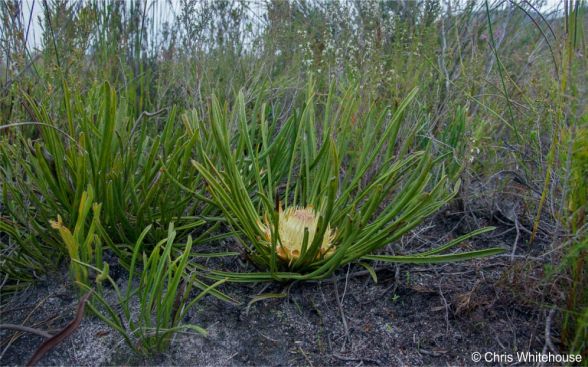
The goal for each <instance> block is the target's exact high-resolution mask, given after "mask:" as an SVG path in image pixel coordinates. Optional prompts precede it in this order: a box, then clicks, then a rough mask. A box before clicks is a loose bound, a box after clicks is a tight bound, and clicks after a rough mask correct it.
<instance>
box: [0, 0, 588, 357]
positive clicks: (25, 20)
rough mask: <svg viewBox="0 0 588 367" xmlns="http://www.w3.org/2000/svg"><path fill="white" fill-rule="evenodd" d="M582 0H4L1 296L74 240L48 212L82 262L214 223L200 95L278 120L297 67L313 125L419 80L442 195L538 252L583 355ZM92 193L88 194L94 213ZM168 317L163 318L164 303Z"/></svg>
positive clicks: (293, 91)
mask: <svg viewBox="0 0 588 367" xmlns="http://www.w3.org/2000/svg"><path fill="white" fill-rule="evenodd" d="M587 10H588V9H587V4H586V2H583V1H573V0H566V1H563V2H561V3H560V4H557V8H554V9H549V7H546V6H543V4H541V2H534V1H520V2H519V1H483V2H480V1H451V0H448V1H436V0H423V1H391V0H390V1H388V0H382V1H352V0H349V1H321V0H317V1H302V0H294V1H272V0H267V1H245V0H228V1H192V0H180V1H179V2H167V1H151V0H145V1H140V0H136V1H128V2H122V1H98V0H87V1H73V0H42V1H35V0H30V1H27V2H23V1H21V0H3V1H2V2H0V18H1V19H2V22H1V29H0V32H1V39H0V42H1V44H0V47H1V54H0V71H1V73H2V74H1V78H0V90H1V91H2V93H1V94H0V124H1V125H0V179H1V181H0V185H1V186H0V193H1V200H0V251H1V260H0V261H1V263H0V264H1V272H2V279H0V282H1V284H2V293H3V294H7V293H9V292H14V291H18V289H19V288H20V287H22V286H25V285H26V284H28V283H29V282H31V281H34V280H36V279H39V277H41V276H42V274H43V273H44V272H45V271H46V270H48V269H55V268H57V267H58V265H59V264H60V261H59V260H60V258H61V257H65V256H68V251H70V250H71V249H70V248H66V246H63V242H62V241H63V238H62V234H61V235H60V231H56V230H55V229H54V228H52V227H51V224H50V222H49V221H50V220H56V219H57V218H58V215H59V216H60V221H59V223H60V224H59V225H57V226H58V227H59V226H63V228H69V229H70V230H72V231H73V232H74V233H73V237H75V240H76V241H79V242H82V243H81V245H80V246H78V247H79V249H81V251H82V252H81V253H80V252H79V251H78V253H79V254H78V255H76V256H78V258H77V259H76V260H77V261H78V262H79V261H81V262H84V263H89V264H93V265H96V266H97V267H99V268H100V269H101V270H102V271H103V270H104V269H102V268H101V264H102V262H101V259H100V258H99V259H95V256H94V255H95V254H97V252H96V251H93V250H92V248H93V247H92V246H99V247H100V248H101V247H102V245H104V247H106V248H109V249H110V250H111V251H113V252H115V253H116V255H117V256H118V257H119V258H120V259H121V263H122V265H123V266H124V267H126V268H127V270H129V269H132V270H131V273H132V272H133V271H134V268H132V267H134V264H132V265H131V263H130V262H131V259H132V258H133V253H135V252H136V251H135V249H134V246H135V243H138V242H141V241H139V240H142V239H143V238H142V237H141V236H142V234H143V230H144V229H145V227H146V226H148V225H152V230H151V231H149V232H148V233H146V234H143V235H146V236H147V242H150V243H151V244H153V246H155V244H156V243H157V242H158V241H160V240H162V239H164V238H166V235H167V234H168V226H169V223H170V222H175V228H174V230H173V231H174V236H177V238H179V239H185V238H187V236H188V234H190V233H191V232H193V231H194V230H195V229H197V231H196V232H198V233H199V234H202V231H203V229H204V228H206V229H207V230H208V231H209V232H207V233H212V232H213V231H214V229H216V228H218V226H219V225H220V224H219V223H223V221H222V219H219V215H220V214H219V211H218V209H216V206H215V205H214V203H212V202H211V200H210V198H209V196H208V194H207V192H206V189H205V185H204V182H203V178H202V177H201V176H200V173H199V171H198V170H197V169H196V167H194V166H193V165H192V164H190V161H191V160H192V159H196V160H198V159H201V158H202V157H203V155H202V154H203V153H202V151H201V150H200V149H198V146H199V144H200V145H202V144H204V146H205V149H204V151H206V152H208V153H209V154H210V153H211V152H212V153H214V152H215V148H214V147H213V146H212V145H206V144H208V143H207V142H206V141H204V140H202V139H201V136H199V135H198V134H196V133H195V130H196V128H197V125H198V124H199V123H200V122H199V121H206V120H207V118H209V117H210V116H209V111H210V106H211V103H212V102H211V96H212V95H213V94H215V95H216V96H217V97H218V99H219V100H220V101H222V105H221V106H220V107H219V108H222V109H223V111H227V112H228V111H230V107H229V106H233V105H235V104H236V99H237V98H241V99H242V102H239V103H242V104H243V106H244V107H243V108H244V109H246V111H247V116H250V117H251V119H255V118H259V116H261V114H264V116H265V117H266V118H267V119H268V121H271V122H272V124H273V125H272V126H273V128H275V129H277V128H278V127H279V126H282V125H283V124H286V122H287V121H288V119H289V118H290V117H291V116H293V115H294V116H296V114H297V113H301V112H302V111H303V110H304V106H305V103H306V102H307V96H306V93H305V91H306V90H307V85H308V84H309V80H310V79H311V78H312V80H313V81H314V83H313V94H314V95H315V97H316V111H313V113H315V114H316V116H319V117H317V119H316V121H317V124H320V123H321V120H319V118H320V116H324V115H321V113H324V112H325V111H324V110H322V109H324V106H326V105H328V104H329V103H330V101H328V99H329V98H330V97H332V96H333V98H340V100H339V101H341V100H344V99H343V98H344V91H347V90H350V88H351V87H353V91H354V92H353V93H354V95H355V96H354V98H355V100H354V103H355V108H354V109H353V110H352V112H353V114H350V115H349V116H348V117H347V118H346V119H344V121H345V122H346V123H348V124H355V123H356V122H357V121H366V120H369V119H371V118H372V117H371V115H370V114H372V113H374V112H373V111H384V110H385V109H387V108H389V109H390V110H391V111H396V110H397V109H398V108H399V106H401V103H402V101H403V100H404V98H405V97H406V96H407V95H409V93H410V92H411V91H412V90H414V89H415V88H418V89H419V90H420V92H419V93H418V95H417V96H416V98H415V99H414V102H413V103H411V104H410V105H409V106H408V107H406V111H405V113H404V115H403V117H404V120H405V122H404V125H405V126H407V128H406V130H402V131H401V136H404V137H409V136H414V137H415V138H414V139H412V140H410V141H409V142H408V143H407V144H409V145H410V147H411V148H410V149H413V148H414V149H416V148H418V147H419V144H422V142H423V141H424V140H427V141H431V142H432V144H433V147H434V148H433V150H434V151H435V152H436V153H443V152H447V151H450V152H451V153H452V155H451V156H452V162H453V163H452V164H449V163H448V164H447V165H446V166H445V171H444V173H446V174H448V175H450V176H452V177H453V178H454V179H458V178H459V179H461V182H462V185H461V187H460V189H459V192H458V193H457V195H456V196H455V197H454V198H453V199H452V201H451V202H450V203H449V204H448V205H449V208H451V212H452V213H454V214H455V215H458V216H460V218H461V220H462V221H463V223H465V226H466V228H467V229H468V230H473V229H476V228H479V227H481V226H480V225H478V219H479V218H493V219H494V220H496V221H499V222H502V223H503V224H506V225H508V226H510V228H511V230H512V231H513V232H514V233H516V237H515V241H514V243H512V244H508V246H510V251H511V256H512V258H513V259H515V258H517V259H520V261H523V262H524V261H527V260H528V259H529V258H531V257H533V258H534V259H537V258H539V259H540V261H541V264H542V266H544V270H545V271H544V274H545V275H544V279H543V280H542V283H541V287H542V288H541V289H543V290H544V292H545V295H546V296H545V298H544V299H542V300H541V302H542V303H543V304H544V305H545V306H546V307H550V308H554V309H556V310H560V311H562V315H563V316H562V322H561V324H562V329H561V330H562V331H561V341H562V344H563V345H564V346H565V348H567V349H568V350H573V351H578V352H583V353H584V355H586V350H587V348H588V341H587V340H588V338H587V337H586V334H585V333H586V328H587V324H586V323H587V317H586V312H587V311H586V310H587V307H588V293H587V289H588V286H587V284H588V272H587V270H586V269H587V267H588V266H587V265H586V262H587V256H588V255H587V253H588V242H587V239H586V238H587V232H588V227H587V224H586V223H587V222H586V211H587V203H588V182H587V180H588V111H587V109H586V105H587V96H588V90H587V85H588V65H587V60H586V52H587V51H588V49H587V46H586V37H585V29H586V22H587V20H588V13H587ZM33 14H34V15H36V16H38V19H36V17H35V16H33ZM34 23H37V25H35V24H34ZM33 33H35V34H36V35H37V36H38V37H37V38H36V41H35V40H34V39H33ZM239 91H241V94H239V93H238V92H239ZM238 96H240V97H238ZM262 103H263V105H262ZM237 129H238V126H237V125H235V129H234V131H233V132H236V131H237ZM275 131H277V130H275ZM411 134H412V135H411ZM211 144H212V143H211ZM357 148H358V147H353V146H352V145H350V146H349V149H351V150H353V149H357ZM421 148H422V146H421ZM361 149H369V147H361ZM361 149H359V150H361ZM245 151H246V149H245ZM388 153H390V152H388ZM88 193H90V194H91V195H93V198H94V202H96V203H99V204H100V206H94V208H93V209H92V216H89V215H88V214H89V212H90V208H91V207H92V206H91V205H90V204H91V201H92V200H89V201H88V198H87V195H88ZM83 195H86V196H83ZM82 204H83V205H82ZM97 215H98V216H100V220H98V219H92V218H94V217H96V216H97ZM80 216H82V217H83V218H84V219H82V220H81V221H82V222H83V221H85V220H86V219H85V218H86V217H87V218H88V220H87V225H88V226H89V229H87V231H86V229H84V226H83V225H82V224H79V223H80V221H79V218H80ZM215 223H216V224H215ZM60 228H61V227H60ZM63 228H62V229H63ZM75 228H80V229H79V230H78V231H76V230H75ZM68 231H69V230H68ZM170 233H171V229H170ZM205 233H206V232H205ZM205 237H206V236H204V237H202V236H200V237H199V238H197V239H195V240H194V243H195V244H196V243H197V242H198V240H201V241H202V239H203V238H205ZM89 238H91V239H89ZM164 243H165V242H164ZM190 243H191V240H190ZM161 249H163V247H162V245H161V244H160V245H159V246H158V247H157V251H160V250H161ZM165 251H171V250H170V249H169V248H168V247H165ZM49 253H50V254H51V255H50V256H49V255H48V254H49ZM98 253H101V250H100V251H99V252H98ZM70 255H71V252H70ZM178 256H180V257H178V258H182V259H183V258H185V256H184V255H183V253H178ZM72 259H73V258H72ZM157 260H158V259H156V258H153V260H152V261H151V262H149V263H148V264H147V265H146V266H157V264H159V263H158V261H157ZM162 263H164V261H163V260H162ZM81 266H82V265H80V264H78V266H77V268H76V269H77V270H76V271H77V272H78V273H79V274H78V276H81V275H80V274H82V275H83V277H85V276H87V274H86V273H87V269H86V268H84V267H81ZM74 268H75V266H74ZM100 269H98V270H100ZM170 274H175V273H170ZM171 276H172V275H170V277H171ZM141 279H144V278H141ZM78 280H80V279H78ZM141 281H142V280H141ZM176 285H177V284H176ZM200 286H201V289H205V290H210V289H209V288H206V285H205V284H200ZM553 289H557V292H554V291H553ZM161 291H162V290H161V289H157V292H160V293H161ZM157 292H156V293H157ZM170 297H171V296H170ZM168 298H169V297H168ZM127 300H128V299H127ZM168 301H169V302H168V303H167V304H166V306H165V307H167V308H169V305H171V303H172V299H171V298H169V300H168ZM104 306H105V307H106V308H107V305H104ZM162 307H163V306H162ZM168 311H169V310H168ZM145 314H147V311H146V312H145ZM162 315H163V314H162ZM146 317H148V316H146ZM162 317H165V318H167V319H166V320H167V323H168V324H169V325H173V327H176V322H175V317H176V314H174V315H172V316H171V317H172V320H171V321H170V320H169V317H170V316H168V315H163V316H162ZM146 320H147V319H146ZM113 322H114V321H113ZM149 322H150V321H149ZM149 322H148V321H145V323H146V324H149ZM114 323H116V322H114ZM149 325H150V324H149ZM119 327H120V328H121V329H122V328H123V326H122V325H119ZM157 343H159V339H157ZM164 344H165V341H164Z"/></svg>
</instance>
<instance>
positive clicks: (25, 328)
mask: <svg viewBox="0 0 588 367" xmlns="http://www.w3.org/2000/svg"><path fill="white" fill-rule="evenodd" d="M0 329H10V330H17V331H23V332H25V333H29V334H35V335H38V336H41V337H43V338H51V337H52V336H53V335H51V334H49V333H48V332H46V331H43V330H39V329H35V328H32V327H28V326H24V325H16V324H0Z"/></svg>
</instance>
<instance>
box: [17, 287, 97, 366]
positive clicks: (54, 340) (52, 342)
mask: <svg viewBox="0 0 588 367" xmlns="http://www.w3.org/2000/svg"><path fill="white" fill-rule="evenodd" d="M91 295H92V291H90V292H88V293H86V294H85V295H84V296H83V297H82V298H81V299H80V303H78V310H77V312H76V317H75V318H74V319H73V320H72V321H71V322H70V323H69V324H67V326H66V327H64V328H63V329H62V330H61V331H60V332H58V333H57V334H55V335H54V336H52V337H51V338H49V339H47V340H45V341H44V342H43V344H41V346H40V347H39V348H38V349H37V351H36V352H35V354H33V356H32V357H31V359H30V360H29V362H28V363H27V366H34V365H35V364H37V363H38V362H39V361H40V360H41V358H43V356H44V355H45V354H46V353H47V352H48V351H50V350H51V349H53V348H55V347H56V346H57V345H59V344H60V343H61V342H62V341H63V340H64V339H65V338H67V337H68V336H70V335H71V334H72V333H73V332H74V331H75V330H76V329H77V328H78V327H79V326H80V324H81V323H82V318H83V317H84V307H85V306H86V302H87V301H88V299H89V298H90V296H91Z"/></svg>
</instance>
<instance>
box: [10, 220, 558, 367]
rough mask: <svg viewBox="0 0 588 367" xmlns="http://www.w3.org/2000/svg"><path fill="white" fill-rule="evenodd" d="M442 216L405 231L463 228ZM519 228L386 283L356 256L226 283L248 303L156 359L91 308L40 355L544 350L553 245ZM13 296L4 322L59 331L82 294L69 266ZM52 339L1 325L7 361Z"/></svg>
mask: <svg viewBox="0 0 588 367" xmlns="http://www.w3.org/2000/svg"><path fill="white" fill-rule="evenodd" d="M435 223H436V225H435V226H429V227H427V228H424V229H423V230H422V231H420V232H418V238H416V237H414V236H413V238H409V239H407V240H406V241H413V242H416V244H417V246H420V245H423V244H426V243H428V242H435V240H439V239H441V237H442V236H444V235H445V234H447V233H448V231H449V229H452V230H454V231H456V230H457V231H458V232H459V228H457V227H458V226H457V225H455V223H454V222H453V221H452V220H450V219H439V217H438V218H437V219H436V220H435ZM458 224H459V223H458ZM456 228H457V229H456ZM515 233H516V231H514V229H513V227H512V226H504V225H503V226H502V227H500V228H498V229H497V230H496V231H494V232H493V233H490V234H486V235H485V236H481V237H480V238H477V239H475V240H472V241H470V242H469V243H468V244H465V245H464V247H466V248H470V249H474V248H482V247H490V246H496V245H498V246H502V247H505V248H507V249H508V250H509V252H507V255H504V256H498V257H494V258H491V259H486V260H476V261H469V262H465V263H457V264H447V265H435V266H407V265H399V266H395V265H391V264H376V269H377V274H378V282H377V283H375V282H374V281H373V279H372V278H371V277H370V275H369V274H368V273H367V272H366V271H365V269H364V268H363V267H361V266H359V265H352V266H348V267H343V268H342V269H340V270H339V271H338V272H337V273H336V274H335V276H334V277H333V278H331V279H329V280H326V281H322V282H314V283H313V282H306V283H300V282H294V283H289V284H276V283H269V284H245V285H244V284H228V285H224V286H223V288H222V289H221V290H222V291H223V292H225V293H226V294H228V295H230V296H231V297H233V298H235V299H237V300H239V301H241V304H240V305H233V304H228V303H226V302H222V301H220V300H218V299H215V298H213V297H208V298H206V299H205V300H203V301H202V302H200V303H199V304H197V306H196V307H195V308H194V310H193V311H192V312H191V313H190V314H189V317H188V318H187V319H186V320H185V321H186V322H189V323H195V324H197V325H200V326H203V327H205V328H207V329H208V332H209V334H208V336H207V337H203V336H200V335H196V334H177V335H176V337H175V338H174V340H173V341H172V345H171V348H170V349H169V350H168V351H167V352H166V353H163V354H160V355H156V356H154V357H149V358H145V357H142V356H138V355H136V354H133V353H132V352H131V351H130V349H129V348H128V347H127V346H126V345H125V344H124V342H123V341H122V340H121V337H120V336H119V335H118V334H117V333H116V332H114V331H112V330H111V329H109V328H108V327H107V326H106V325H105V324H103V323H102V322H101V321H100V320H98V319H97V318H95V317H91V316H87V317H85V319H84V320H83V322H82V324H81V326H80V328H79V329H78V330H77V331H76V332H75V333H74V334H73V335H72V336H70V337H69V338H68V339H66V340H65V341H64V342H63V343H62V344H60V345H59V346H57V347H56V348H55V349H53V350H52V351H50V352H49V353H48V354H47V355H46V356H45V357H44V358H43V359H42V361H41V363H40V364H41V365H214V366H217V365H238V366H240V365H310V366H321V365H345V366H358V365H382V366H390V365H394V366H395V365H452V366H453V365H457V366H461V365H475V363H474V362H472V359H471V355H472V353H473V352H481V353H484V352H495V353H498V354H513V353H516V352H518V351H523V352H525V351H530V352H541V351H543V350H544V348H546V346H547V345H548V344H549V343H546V335H545V334H546V331H545V330H546V318H547V315H548V314H549V309H547V308H546V307H545V306H544V305H545V304H549V300H548V299H546V298H548V297H549V296H546V294H547V293H548V292H546V291H545V290H544V289H543V288H544V287H542V285H541V279H542V278H543V274H542V269H543V265H544V264H543V263H542V261H541V260H540V259H536V258H534V257H533V256H535V255H534V253H533V252H536V253H542V252H544V250H545V249H544V248H542V246H543V245H542V244H535V245H534V246H533V248H532V249H530V248H526V247H525V246H523V245H521V244H523V243H524V242H525V241H524V238H521V236H522V237H524V234H522V235H520V236H519V239H518V240H519V242H520V243H519V246H518V250H517V255H516V256H515V257H511V256H510V250H511V249H512V247H511V246H512V244H513V243H514V242H515V239H516V238H515ZM405 244H406V243H405ZM410 245H413V244H412V243H410ZM228 246H229V247H230V246H231V245H230V244H229V245H228ZM235 264H237V263H236V262H235ZM234 266H239V265H238V264H237V265H234ZM121 280H122V281H124V278H122V279H121ZM267 293H285V294H286V296H285V297H284V298H280V299H267V300H263V301H258V302H255V303H252V304H250V305H248V304H249V301H250V300H251V299H252V297H253V296H255V295H257V294H267ZM2 305H3V306H2V310H1V322H3V323H15V324H25V325H28V326H32V327H36V328H39V329H42V330H46V331H50V332H51V331H56V330H59V329H60V328H62V327H63V326H64V325H66V324H67V323H68V322H69V321H70V320H71V319H72V318H73V316H74V313H75V309H76V306H77V297H76V296H75V291H74V288H73V286H72V284H71V283H70V282H69V281H68V277H67V272H66V271H65V270H64V271H63V273H62V274H55V275H52V276H51V277H48V278H47V279H46V281H44V282H42V283H39V284H37V285H36V286H34V287H31V288H29V289H28V290H27V291H25V292H21V293H19V294H17V295H16V296H13V297H12V298H11V299H9V300H2ZM550 324H551V328H548V329H549V332H548V339H549V341H550V342H552V343H554V344H556V345H557V330H558V322H557V317H555V319H554V320H550ZM41 342H42V338H41V337H39V336H34V335H31V334H24V335H23V334H21V333H17V332H14V331H8V330H0V353H1V356H0V364H1V365H23V364H25V363H26V362H27V360H28V358H30V356H31V355H32V354H33V352H34V351H35V349H36V348H37V347H38V346H39V345H40V343H41ZM478 364H479V365H493V364H498V363H483V362H482V363H478Z"/></svg>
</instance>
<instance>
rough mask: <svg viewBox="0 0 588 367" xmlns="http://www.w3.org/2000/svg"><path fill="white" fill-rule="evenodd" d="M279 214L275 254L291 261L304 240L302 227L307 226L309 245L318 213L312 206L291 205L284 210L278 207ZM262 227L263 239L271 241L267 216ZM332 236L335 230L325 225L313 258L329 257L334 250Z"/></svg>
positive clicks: (314, 231)
mask: <svg viewBox="0 0 588 367" xmlns="http://www.w3.org/2000/svg"><path fill="white" fill-rule="evenodd" d="M279 215H280V218H279V224H278V232H279V235H280V242H278V245H277V247H276V254H277V255H278V257H279V258H280V259H282V260H284V261H287V262H289V263H292V261H294V260H296V259H298V258H299V257H300V255H301V252H302V243H303V241H304V228H308V245H307V246H309V247H310V244H311V243H312V241H313V239H314V236H315V233H316V230H317V226H318V220H319V215H318V213H317V212H316V211H315V210H314V208H312V207H307V208H301V207H293V208H288V209H286V210H285V211H284V210H282V209H280V213H279ZM262 229H263V231H264V233H265V239H266V240H267V241H268V242H271V241H272V238H271V231H270V224H269V223H268V220H267V218H266V220H265V224H262ZM334 238H335V231H334V230H332V229H331V227H330V226H327V230H326V231H325V235H324V236H323V243H322V244H321V248H320V250H319V253H317V256H316V258H315V259H319V258H321V257H329V256H331V255H332V254H333V253H334V252H335V248H334V246H333V245H332V242H333V239H334Z"/></svg>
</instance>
